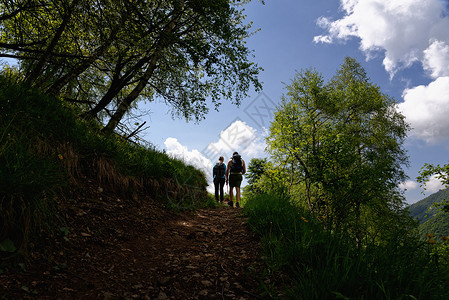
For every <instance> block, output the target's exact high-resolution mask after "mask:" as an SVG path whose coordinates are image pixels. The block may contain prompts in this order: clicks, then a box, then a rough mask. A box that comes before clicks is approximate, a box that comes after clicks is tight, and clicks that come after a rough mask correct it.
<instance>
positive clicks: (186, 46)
mask: <svg viewBox="0 0 449 300" xmlns="http://www.w3.org/2000/svg"><path fill="white" fill-rule="evenodd" d="M248 2H249V1H248V0H247V1H242V2H240V1H239V3H237V2H236V1H233V0H232V1H167V0H163V1H109V0H98V1H96V2H95V3H92V1H90V0H75V1H54V0H40V1H6V0H2V1H0V10H1V11H2V18H1V19H0V39H1V42H2V43H1V47H0V48H1V50H2V51H1V52H0V57H2V56H4V57H14V58H16V59H18V61H19V65H20V72H21V74H22V78H23V79H24V80H25V82H27V83H29V84H30V85H32V86H33V87H37V88H39V89H40V90H41V91H42V92H44V93H46V94H50V95H58V96H60V97H61V99H64V100H67V101H70V102H72V103H74V104H75V105H78V106H79V107H80V108H81V109H82V110H83V111H84V112H87V111H88V113H87V114H86V116H91V117H98V118H104V121H105V122H107V123H108V124H107V126H106V127H105V131H108V132H111V131H112V130H113V129H115V128H116V127H117V125H118V123H119V122H120V121H121V119H122V118H123V116H124V115H125V114H126V113H128V112H130V110H131V109H132V108H133V107H135V102H137V101H139V100H149V101H153V100H155V99H157V98H159V99H161V98H162V99H164V101H165V103H166V104H168V106H169V107H170V108H172V113H173V116H177V117H182V118H185V119H186V120H196V121H198V120H201V119H203V118H204V116H205V114H206V113H207V112H208V110H209V107H208V104H207V101H210V100H211V101H212V104H213V105H214V106H215V108H216V109H218V107H219V106H220V104H221V101H223V100H224V99H226V100H229V101H231V102H233V103H235V104H237V105H238V104H240V102H241V101H242V100H243V99H244V98H245V97H246V96H247V92H248V90H249V89H250V88H251V87H254V88H255V89H256V90H259V89H260V88H261V84H260V83H259V81H258V74H259V72H260V70H261V69H260V68H259V67H258V66H257V65H256V64H255V63H254V62H252V61H251V58H252V54H251V52H250V50H249V49H248V48H247V46H246V44H245V42H244V41H245V39H246V38H248V37H249V36H250V35H251V34H252V32H251V31H250V27H251V24H247V23H245V15H244V11H243V9H242V8H241V7H242V3H248ZM110 112H112V117H111V116H110V115H109V113H110Z"/></svg>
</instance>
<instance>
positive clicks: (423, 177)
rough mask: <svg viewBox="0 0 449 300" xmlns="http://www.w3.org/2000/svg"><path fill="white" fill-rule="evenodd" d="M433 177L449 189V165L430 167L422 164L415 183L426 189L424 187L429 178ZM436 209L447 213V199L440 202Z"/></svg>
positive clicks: (448, 207) (448, 202) (448, 201)
mask: <svg viewBox="0 0 449 300" xmlns="http://www.w3.org/2000/svg"><path fill="white" fill-rule="evenodd" d="M432 177H435V178H436V179H438V180H440V181H441V183H442V184H443V185H445V186H446V187H449V164H446V165H442V166H441V165H436V166H434V165H431V164H427V163H426V164H424V166H423V167H422V168H421V171H419V176H418V177H417V181H418V182H419V183H421V186H422V187H423V188H424V189H426V187H425V185H426V183H427V182H428V181H429V180H430V178H432ZM437 207H440V209H441V210H443V211H445V212H449V198H448V197H446V199H444V201H440V202H438V204H437Z"/></svg>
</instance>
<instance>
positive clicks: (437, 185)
mask: <svg viewBox="0 0 449 300" xmlns="http://www.w3.org/2000/svg"><path fill="white" fill-rule="evenodd" d="M425 188H426V191H427V192H429V193H431V194H433V193H436V192H438V191H439V190H442V189H444V188H445V187H444V185H443V184H442V183H441V181H440V180H439V179H438V178H436V176H435V175H433V176H431V177H430V179H429V181H428V182H427V183H426V185H425Z"/></svg>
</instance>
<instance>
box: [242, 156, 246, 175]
mask: <svg viewBox="0 0 449 300" xmlns="http://www.w3.org/2000/svg"><path fill="white" fill-rule="evenodd" d="M242 165H243V172H242V175H244V174H245V173H246V164H245V161H244V160H243V159H242Z"/></svg>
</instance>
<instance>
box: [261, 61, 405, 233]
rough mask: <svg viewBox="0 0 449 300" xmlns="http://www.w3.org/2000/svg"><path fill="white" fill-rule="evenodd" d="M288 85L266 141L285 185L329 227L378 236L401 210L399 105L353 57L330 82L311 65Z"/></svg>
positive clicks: (401, 122) (402, 127) (402, 131)
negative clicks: (384, 218)
mask: <svg viewBox="0 0 449 300" xmlns="http://www.w3.org/2000/svg"><path fill="white" fill-rule="evenodd" d="M287 90H288V93H287V95H286V96H284V97H283V98H282V102H281V104H280V106H279V108H278V110H277V112H276V113H275V120H274V121H273V123H272V124H271V127H270V135H269V136H268V138H267V144H268V146H269V151H270V154H271V160H272V161H273V162H276V163H277V165H276V166H275V167H274V168H275V169H276V168H282V169H283V171H277V173H278V174H284V176H285V178H284V182H285V183H286V184H284V186H285V187H287V188H288V191H289V193H290V194H291V195H295V197H296V198H297V201H298V202H299V201H301V202H303V204H302V205H303V206H307V207H308V209H309V210H310V211H311V212H313V213H314V214H316V215H323V216H326V222H327V223H328V226H331V227H333V228H339V227H341V226H345V227H347V228H348V230H349V231H350V232H351V234H353V236H354V238H355V239H357V240H359V241H362V239H364V238H366V237H368V236H376V235H378V233H379V230H381V229H386V228H385V227H379V226H377V225H381V224H382V222H378V221H376V219H377V218H382V215H384V214H385V213H386V212H387V215H390V212H391V213H392V214H395V213H397V214H403V204H404V197H403V195H402V194H401V192H400V190H399V189H398V188H397V186H398V184H399V183H400V182H402V181H403V180H404V179H405V174H404V172H403V170H402V166H403V165H405V164H406V163H407V157H406V155H405V151H404V150H403V148H402V143H403V140H404V138H405V137H406V132H407V130H408V125H407V124H406V123H405V122H404V117H403V116H402V115H401V114H400V113H399V112H397V111H396V108H395V105H396V102H395V101H394V100H393V99H391V98H390V97H388V96H387V95H384V94H382V93H381V92H380V90H379V87H377V86H376V85H375V84H373V83H370V82H369V80H368V78H367V76H366V74H365V71H364V70H363V68H362V67H361V66H360V64H358V63H357V62H356V61H355V60H354V59H352V58H346V59H345V62H344V64H343V65H342V66H341V68H340V69H339V70H338V71H337V74H336V75H335V76H334V77H333V78H332V79H331V80H330V81H329V82H328V83H325V82H324V80H323V78H322V76H321V75H320V74H319V73H318V72H317V71H315V70H313V69H309V70H305V71H302V72H300V73H298V74H297V75H296V76H295V78H294V79H293V80H292V82H291V84H290V85H288V86H287ZM370 216H371V217H370ZM383 223H385V222H383Z"/></svg>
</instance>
